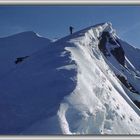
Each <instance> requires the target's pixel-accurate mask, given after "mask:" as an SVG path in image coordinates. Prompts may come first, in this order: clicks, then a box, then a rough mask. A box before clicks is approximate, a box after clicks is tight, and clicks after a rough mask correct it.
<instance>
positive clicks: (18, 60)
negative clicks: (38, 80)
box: [15, 56, 29, 64]
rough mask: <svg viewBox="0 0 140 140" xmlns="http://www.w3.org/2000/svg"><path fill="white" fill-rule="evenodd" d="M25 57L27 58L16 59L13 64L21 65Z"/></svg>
mask: <svg viewBox="0 0 140 140" xmlns="http://www.w3.org/2000/svg"><path fill="white" fill-rule="evenodd" d="M27 57H29V56H24V57H18V58H16V61H15V64H18V63H21V62H22V61H23V60H24V59H26V58H27Z"/></svg>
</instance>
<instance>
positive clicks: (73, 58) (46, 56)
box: [0, 23, 140, 135]
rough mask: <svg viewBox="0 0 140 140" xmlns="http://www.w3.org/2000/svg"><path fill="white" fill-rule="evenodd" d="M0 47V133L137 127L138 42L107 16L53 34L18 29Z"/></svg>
mask: <svg viewBox="0 0 140 140" xmlns="http://www.w3.org/2000/svg"><path fill="white" fill-rule="evenodd" d="M23 36H24V37H23ZM25 38H26V39H25ZM25 40H27V41H25ZM4 44H5V46H4ZM19 44H20V45H19ZM0 50H1V54H0V59H1V61H0V65H1V67H2V70H1V71H0V76H1V77H0V112H1V113H0V134H68V135H80V134H102V135H103V134H140V110H139V107H140V87H139V85H140V61H139V60H140V50H139V49H137V48H134V47H133V46H131V45H129V44H127V43H126V42H125V41H123V40H121V39H120V38H119V37H118V36H117V35H116V32H115V30H114V29H113V28H112V25H111V23H102V24H98V25H95V26H91V27H88V28H86V29H83V30H81V31H78V32H76V33H74V34H72V35H70V36H66V37H64V38H62V39H59V40H56V41H55V42H51V41H50V40H48V39H45V38H42V37H39V36H37V35H36V34H35V33H31V32H26V33H21V34H18V35H14V36H11V37H7V38H3V39H0ZM2 51H3V52H2ZM21 56H22V57H24V56H28V57H27V58H25V59H24V58H22V59H19V61H17V63H15V60H16V58H17V57H21ZM20 60H21V61H20ZM18 62H19V63H18ZM9 66H10V68H9Z"/></svg>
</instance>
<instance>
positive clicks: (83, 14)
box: [0, 6, 140, 48]
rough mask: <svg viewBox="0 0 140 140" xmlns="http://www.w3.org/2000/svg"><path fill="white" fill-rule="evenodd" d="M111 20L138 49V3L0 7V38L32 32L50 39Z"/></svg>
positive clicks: (139, 33) (139, 7)
mask: <svg viewBox="0 0 140 140" xmlns="http://www.w3.org/2000/svg"><path fill="white" fill-rule="evenodd" d="M108 21H109V22H112V24H113V27H114V28H115V29H116V31H117V34H118V35H119V36H120V37H121V38H123V39H124V40H126V41H128V42H129V43H130V44H132V45H134V46H136V47H139V48H140V39H139V38H140V6H0V37H5V36H8V35H12V34H15V33H19V32H23V31H35V32H37V33H39V34H40V35H42V36H44V37H48V38H50V39H54V38H60V37H63V36H65V35H67V34H69V31H68V27H69V26H70V25H72V26H74V27H75V31H78V30H80V29H82V28H85V27H88V26H91V25H94V24H97V23H102V22H108Z"/></svg>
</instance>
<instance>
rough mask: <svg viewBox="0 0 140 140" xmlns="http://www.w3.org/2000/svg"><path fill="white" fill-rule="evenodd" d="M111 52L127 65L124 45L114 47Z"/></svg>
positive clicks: (122, 63) (123, 64)
mask: <svg viewBox="0 0 140 140" xmlns="http://www.w3.org/2000/svg"><path fill="white" fill-rule="evenodd" d="M111 53H112V55H113V56H114V57H115V58H116V59H117V61H118V62H119V63H120V64H121V65H122V66H125V53H124V50H123V48H122V47H116V48H114V49H113V50H111Z"/></svg>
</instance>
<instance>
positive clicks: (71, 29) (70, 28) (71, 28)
mask: <svg viewBox="0 0 140 140" xmlns="http://www.w3.org/2000/svg"><path fill="white" fill-rule="evenodd" d="M73 29H74V27H72V26H70V27H69V30H70V34H72V33H73Z"/></svg>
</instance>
